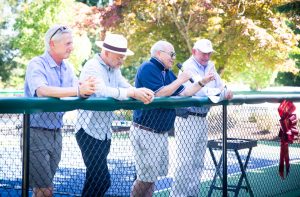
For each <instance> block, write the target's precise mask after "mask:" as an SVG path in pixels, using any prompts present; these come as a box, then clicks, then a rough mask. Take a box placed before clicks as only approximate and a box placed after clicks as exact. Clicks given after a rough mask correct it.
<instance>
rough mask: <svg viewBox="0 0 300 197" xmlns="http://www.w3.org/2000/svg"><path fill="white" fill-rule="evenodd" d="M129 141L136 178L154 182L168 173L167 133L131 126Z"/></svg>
mask: <svg viewBox="0 0 300 197" xmlns="http://www.w3.org/2000/svg"><path fill="white" fill-rule="evenodd" d="M129 136H130V141H131V144H132V147H133V156H134V159H135V162H136V170H137V180H140V181H143V182H155V181H157V178H158V177H159V176H166V175H167V174H168V164H169V153H168V133H163V134H158V133H152V132H150V131H145V130H143V129H140V128H136V127H133V126H132V127H131V130H130V134H129Z"/></svg>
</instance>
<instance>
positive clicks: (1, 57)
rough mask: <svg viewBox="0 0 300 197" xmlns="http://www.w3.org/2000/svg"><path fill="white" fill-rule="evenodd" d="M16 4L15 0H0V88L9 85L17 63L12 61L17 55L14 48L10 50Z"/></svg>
mask: <svg viewBox="0 0 300 197" xmlns="http://www.w3.org/2000/svg"><path fill="white" fill-rule="evenodd" d="M16 5H17V2H16V1H11V0H10V1H4V0H0V12H1V13H2V17H1V18H0V88H3V87H7V86H9V85H10V84H9V80H10V79H11V78H12V76H11V75H12V73H14V72H16V70H15V69H16V67H17V64H16V62H15V61H13V59H14V57H15V56H16V55H17V51H16V50H12V49H11V48H12V45H11V40H12V39H13V37H14V36H15V34H14V32H13V31H12V30H11V24H12V22H13V20H14V18H15V12H16V10H15V9H14V7H15V6H16Z"/></svg>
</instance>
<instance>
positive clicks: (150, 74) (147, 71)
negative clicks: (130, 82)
mask: <svg viewBox="0 0 300 197" xmlns="http://www.w3.org/2000/svg"><path fill="white" fill-rule="evenodd" d="M136 80H138V84H139V85H138V86H137V88H140V87H145V88H149V89H151V90H152V91H154V92H156V91H158V90H159V89H161V88H162V87H163V86H164V83H163V78H162V74H161V73H159V72H158V71H157V70H155V69H153V68H151V65H150V66H144V67H143V68H142V69H140V70H139V71H138V75H137V77H136Z"/></svg>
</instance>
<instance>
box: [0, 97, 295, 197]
mask: <svg viewBox="0 0 300 197" xmlns="http://www.w3.org/2000/svg"><path fill="white" fill-rule="evenodd" d="M283 99H288V100H291V101H294V102H295V103H296V105H298V104H299V103H300V95H299V94H280V93H278V94H257V95H237V96H235V97H234V99H233V100H231V101H223V102H221V103H219V104H212V103H211V102H210V101H209V100H208V99H207V98H197V97H184V98H182V97H170V98H156V99H155V100H154V102H153V103H151V104H149V105H144V104H142V103H141V102H139V101H135V100H131V99H129V100H126V101H116V100H114V99H110V98H90V99H79V98H64V99H53V98H12V97H11V98H0V136H1V137H0V194H1V196H29V195H30V194H31V192H32V190H31V188H30V187H29V177H28V170H29V162H30V160H29V151H28V147H29V146H30V144H29V139H30V136H29V135H28V134H29V133H30V132H29V122H30V117H34V114H38V113H41V112H49V114H50V115H49V117H54V116H51V114H55V112H66V113H65V114H64V118H63V128H62V140H63V147H62V159H61V161H60V163H59V167H58V170H57V171H56V174H55V177H54V194H55V196H80V195H81V190H82V187H83V183H84V179H85V165H84V163H83V159H82V155H81V152H80V149H79V147H78V144H77V143H76V136H75V135H76V132H77V129H76V125H78V119H79V116H84V117H86V116H87V113H88V112H87V111H85V112H83V113H78V110H79V109H80V110H89V111H93V112H101V113H99V118H98V119H97V121H98V123H99V124H98V123H97V124H98V125H95V127H96V126H97V127H99V128H98V129H103V128H104V127H109V128H111V129H112V130H113V134H112V142H111V143H112V144H111V150H110V153H109V156H108V166H109V171H110V174H111V181H112V184H111V187H110V188H109V190H108V192H107V193H106V195H107V196H129V194H130V188H131V186H132V183H133V181H134V180H135V178H136V161H135V160H134V155H133V152H132V151H133V150H132V148H133V147H132V145H131V142H130V139H129V134H130V132H131V131H132V129H134V128H133V126H132V122H131V121H132V110H136V109H157V108H182V107H190V106H203V105H209V106H212V107H211V109H210V111H209V113H208V115H207V117H206V119H207V122H208V139H209V140H220V141H219V142H218V143H219V146H217V147H213V151H214V155H212V154H211V152H210V151H209V149H206V155H205V161H204V167H203V169H204V170H203V172H202V176H201V186H200V188H199V194H198V195H199V196H220V195H223V196H227V193H228V194H229V195H230V196H233V193H232V192H231V187H230V186H232V185H234V186H236V185H240V187H246V189H241V190H240V191H239V192H238V196H251V192H249V191H250V190H249V189H250V188H249V187H247V184H246V180H245V175H246V178H247V181H248V185H250V187H251V191H252V192H253V194H254V196H284V195H285V194H286V193H288V192H290V191H295V190H299V189H300V183H299V181H297V180H298V179H297V177H298V176H299V173H300V153H299V140H296V141H295V142H294V144H292V145H290V150H289V151H290V160H291V173H290V175H289V176H288V177H287V179H286V180H284V181H282V180H281V179H280V177H279V175H278V163H279V151H280V147H279V139H278V132H279V122H278V120H279V116H278V112H277V107H278V103H280V102H281V101H282V100H283ZM299 109H300V107H299ZM36 117H38V116H35V118H36ZM192 120H193V119H185V118H178V117H177V118H176V121H175V136H176V132H180V131H181V132H188V130H187V129H186V125H187V124H189V125H190V127H189V128H195V131H193V132H197V131H196V128H198V127H199V125H197V122H194V121H192ZM31 121H34V120H32V118H31ZM45 121H46V120H45ZM53 121H54V120H51V121H50V122H49V124H52V122H53ZM148 121H151V120H148ZM187 121H188V122H187ZM200 127H201V125H200ZM130 128H131V131H130V130H129V129H130ZM298 128H300V127H299V125H298ZM193 132H192V135H193ZM178 134H179V133H177V135H178ZM21 137H22V138H21ZM229 138H238V139H243V140H250V141H251V140H253V141H257V146H254V147H253V149H252V151H251V153H250V154H249V155H248V149H247V148H245V149H244V148H241V149H239V150H238V151H239V153H238V155H239V156H238V157H240V160H241V162H242V163H244V162H246V161H247V160H248V161H247V165H246V166H247V167H246V169H245V172H244V174H243V170H241V166H240V164H239V161H238V160H239V159H238V157H237V155H236V152H235V149H230V146H231V145H230V144H228V142H230V140H228V139H229ZM21 141H22V143H20V142H21ZM158 143H159V142H158ZM168 143H169V144H168V152H169V166H168V174H167V175H166V176H162V177H160V178H159V180H158V181H157V182H156V191H155V195H156V196H169V193H170V188H171V187H172V184H173V178H174V173H175V169H176V166H177V165H179V163H178V159H177V158H176V154H175V153H176V150H175V147H176V146H177V144H176V143H178V142H177V141H176V139H175V137H174V136H172V135H170V137H169V138H168ZM20 146H22V149H21V148H20ZM185 148H186V149H189V147H185ZM21 150H22V151H21ZM222 154H223V157H222V158H223V160H221V162H220V163H219V166H217V167H216V164H217V165H218V162H219V158H220V157H221V155H222ZM247 156H249V157H248V158H247ZM214 157H215V159H214ZM22 158H23V159H22ZM214 160H216V161H214ZM215 162H216V163H215ZM244 165H245V164H244ZM216 169H217V170H216ZM218 169H219V170H218ZM218 172H219V174H218ZM219 175H220V176H219ZM241 176H243V179H242V181H241V184H240V183H239V180H240V177H241ZM214 177H216V178H215V179H214ZM220 177H221V178H220ZM212 185H214V186H216V187H219V188H222V190H218V189H216V188H213V187H212ZM245 185H246V186H245ZM268 188H269V189H268ZM271 188H272V189H271Z"/></svg>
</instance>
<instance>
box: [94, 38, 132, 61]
mask: <svg viewBox="0 0 300 197" xmlns="http://www.w3.org/2000/svg"><path fill="white" fill-rule="evenodd" d="M96 45H97V46H98V47H100V48H102V49H104V50H106V51H110V52H113V53H118V54H122V55H127V56H129V55H133V54H134V53H133V52H132V51H131V50H130V49H128V48H127V39H126V38H125V37H124V36H122V35H120V34H107V35H106V36H105V39H104V41H96Z"/></svg>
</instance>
